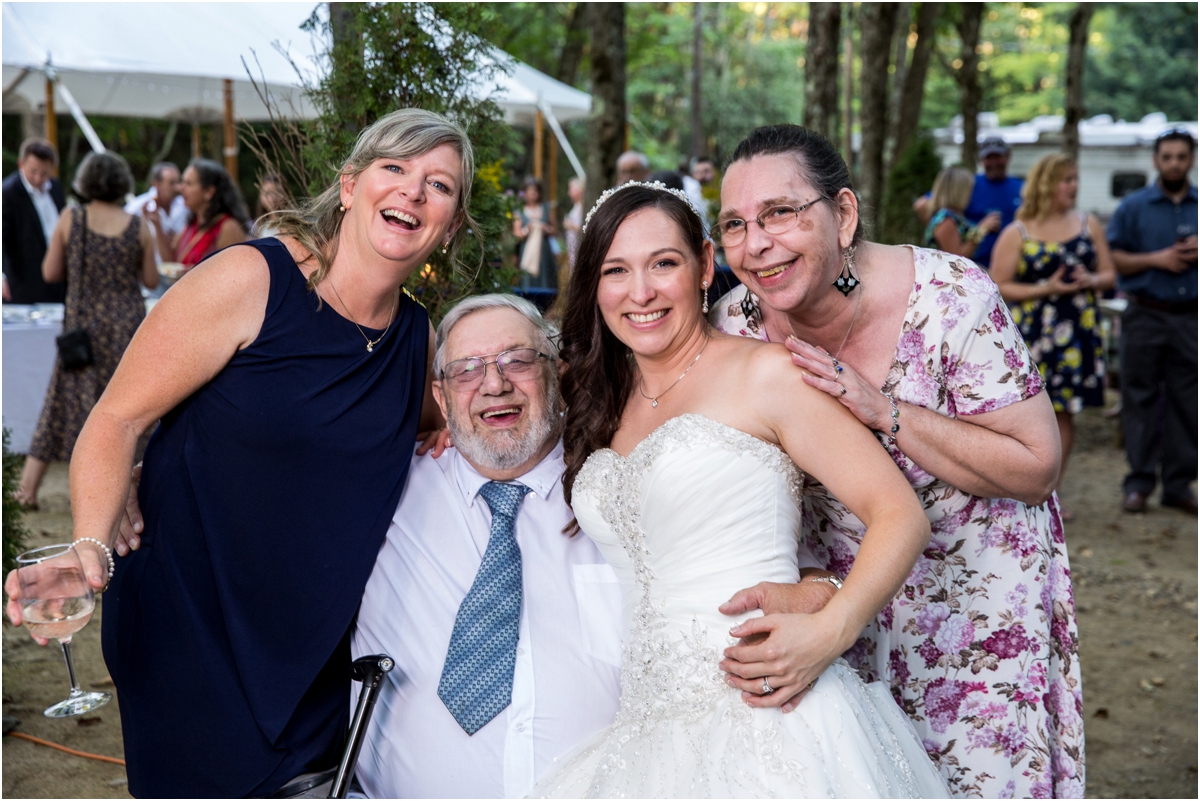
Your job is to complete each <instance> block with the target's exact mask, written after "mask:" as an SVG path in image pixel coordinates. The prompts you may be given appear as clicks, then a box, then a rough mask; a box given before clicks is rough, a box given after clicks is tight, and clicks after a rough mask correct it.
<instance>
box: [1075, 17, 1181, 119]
mask: <svg viewBox="0 0 1200 801" xmlns="http://www.w3.org/2000/svg"><path fill="white" fill-rule="evenodd" d="M1106 6H1107V7H1102V8H1100V9H1098V10H1097V12H1096V16H1095V17H1094V18H1093V20H1092V26H1091V31H1092V35H1091V39H1090V41H1089V46H1088V60H1087V64H1086V65H1085V72H1084V80H1083V91H1084V105H1085V106H1086V107H1087V113H1088V114H1089V115H1092V114H1111V115H1112V116H1113V119H1126V120H1138V119H1141V118H1142V117H1143V116H1144V115H1145V114H1147V113H1148V112H1151V111H1162V112H1164V113H1165V114H1166V115H1167V119H1169V120H1194V119H1196V101H1197V94H1196V36H1197V29H1196V4H1195V3H1113V4H1111V5H1108V4H1106Z"/></svg>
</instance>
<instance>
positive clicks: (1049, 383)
mask: <svg viewBox="0 0 1200 801" xmlns="http://www.w3.org/2000/svg"><path fill="white" fill-rule="evenodd" d="M1078 191H1079V168H1078V167H1077V166H1076V165H1075V162H1074V161H1073V160H1072V159H1071V157H1070V156H1067V155H1065V154H1062V153H1052V154H1050V155H1048V156H1044V157H1042V158H1041V159H1040V160H1039V161H1038V162H1037V164H1035V165H1033V169H1032V170H1030V172H1029V176H1028V178H1027V179H1026V181H1025V188H1024V191H1023V197H1024V203H1022V204H1021V208H1019V209H1017V220H1016V222H1014V223H1013V224H1012V225H1010V226H1008V227H1007V228H1005V229H1004V231H1003V232H1002V233H1001V234H1000V238H999V240H998V241H997V242H996V249H995V250H994V251H993V252H992V273H991V275H992V280H993V281H995V282H996V285H997V286H998V287H999V288H1000V295H1001V297H1003V298H1004V299H1005V300H1006V301H1007V302H1008V307H1009V310H1010V311H1011V312H1012V316H1013V322H1014V323H1016V324H1017V327H1018V328H1019V329H1020V330H1021V334H1022V336H1024V337H1025V344H1026V345H1028V346H1029V355H1030V357H1031V358H1032V359H1033V360H1034V362H1036V363H1037V367H1038V370H1039V371H1040V372H1041V374H1042V379H1043V380H1044V381H1045V382H1046V390H1047V392H1049V393H1050V401H1051V403H1053V404H1054V415H1055V417H1056V418H1057V419H1058V432H1059V436H1060V438H1061V439H1062V467H1061V468H1059V472H1058V483H1059V486H1061V485H1062V477H1063V474H1064V473H1066V471H1067V459H1068V458H1069V457H1070V455H1071V445H1072V444H1073V443H1074V440H1075V415H1076V414H1078V413H1079V412H1081V411H1083V408H1084V407H1085V406H1096V407H1102V406H1104V374H1105V371H1104V349H1103V346H1102V344H1101V336H1100V313H1099V310H1098V309H1097V308H1096V293H1098V292H1103V291H1104V290H1106V289H1111V288H1112V286H1113V284H1114V283H1115V282H1116V278H1117V274H1116V271H1115V270H1114V269H1113V264H1112V258H1111V256H1110V255H1109V252H1108V242H1107V240H1105V238H1104V228H1103V226H1102V225H1101V224H1100V221H1099V220H1097V219H1096V218H1095V217H1093V216H1092V215H1090V214H1084V213H1082V212H1079V211H1076V210H1075V197H1076V194H1077V192H1078ZM1062 516H1063V520H1064V521H1066V522H1069V521H1071V520H1072V519H1074V517H1075V516H1074V514H1072V513H1071V512H1068V511H1067V510H1066V509H1063V513H1062Z"/></svg>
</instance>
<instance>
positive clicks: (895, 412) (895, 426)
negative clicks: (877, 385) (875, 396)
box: [879, 389, 900, 446]
mask: <svg viewBox="0 0 1200 801" xmlns="http://www.w3.org/2000/svg"><path fill="white" fill-rule="evenodd" d="M879 392H880V394H881V395H883V397H885V398H887V399H888V403H890V404H892V430H891V433H889V434H885V435H884V437H883V444H884V445H887V446H892V445H895V444H896V434H898V433H900V406H899V405H898V404H897V403H896V398H895V396H893V395H892V394H891V393H890V392H884V391H883V390H882V389H881V390H879Z"/></svg>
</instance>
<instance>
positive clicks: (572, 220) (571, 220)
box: [563, 177, 585, 269]
mask: <svg viewBox="0 0 1200 801" xmlns="http://www.w3.org/2000/svg"><path fill="white" fill-rule="evenodd" d="M584 188H585V182H584V180H583V179H582V178H579V177H576V178H572V179H571V180H570V181H568V182H567V197H569V198H571V210H570V211H569V212H567V216H566V217H563V236H564V237H565V238H566V240H567V267H568V269H574V268H575V251H576V250H577V249H578V248H579V232H580V230H581V229H582V228H583V190H584Z"/></svg>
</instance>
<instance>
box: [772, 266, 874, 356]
mask: <svg viewBox="0 0 1200 801" xmlns="http://www.w3.org/2000/svg"><path fill="white" fill-rule="evenodd" d="M859 286H860V287H863V290H862V291H861V292H859V293H858V305H856V306H855V307H854V316H853V317H851V318H850V327H849V328H847V329H846V336H844V337H842V344H840V345H838V349H837V353H835V354H833V360H834V361H835V362H836V361H837V360H838V359H840V358H841V356H842V349H843V348H845V347H846V342H848V341H849V339H850V332H851V331H853V330H854V324H855V323H857V322H858V313H859V312H860V311H862V301H863V295H865V294H867V290H866V288H865V285H864V284H862V283H861V282H860V283H859ZM786 317H787V324H788V332H789V333H791V335H792V336H793V337H796V339H799V338H800V337H797V336H796V330H795V329H794V328H792V316H791V315H790V314H789V315H786Z"/></svg>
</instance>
